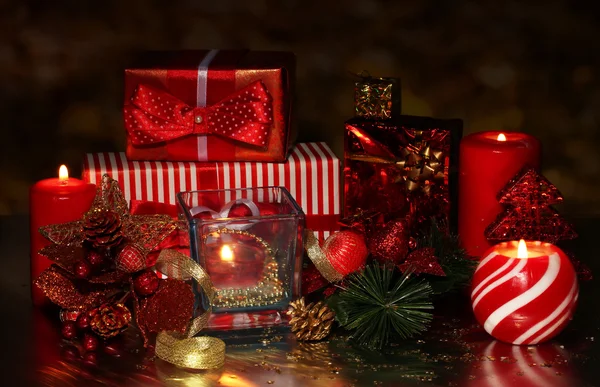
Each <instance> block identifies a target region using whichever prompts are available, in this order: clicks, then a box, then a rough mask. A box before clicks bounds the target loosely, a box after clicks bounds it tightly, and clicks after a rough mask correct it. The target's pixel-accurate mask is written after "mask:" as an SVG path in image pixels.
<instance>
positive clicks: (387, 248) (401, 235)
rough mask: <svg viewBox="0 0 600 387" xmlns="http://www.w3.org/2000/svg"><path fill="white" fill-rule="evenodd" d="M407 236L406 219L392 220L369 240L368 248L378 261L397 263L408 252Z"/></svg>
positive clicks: (402, 259) (408, 233)
mask: <svg viewBox="0 0 600 387" xmlns="http://www.w3.org/2000/svg"><path fill="white" fill-rule="evenodd" d="M409 237H410V230H409V222H408V220H407V219H397V220H392V221H390V222H388V223H387V224H386V225H385V227H383V228H382V229H381V230H380V231H378V232H377V233H375V235H374V236H373V237H372V238H371V239H370V240H369V250H370V251H371V254H372V255H373V257H374V258H375V259H377V260H378V261H379V262H382V263H383V262H393V263H395V264H399V263H401V262H402V261H404V259H405V258H406V255H407V254H408V247H409Z"/></svg>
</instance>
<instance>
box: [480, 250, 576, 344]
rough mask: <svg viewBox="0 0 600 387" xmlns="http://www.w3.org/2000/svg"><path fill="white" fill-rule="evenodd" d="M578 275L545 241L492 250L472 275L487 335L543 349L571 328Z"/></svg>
mask: <svg viewBox="0 0 600 387" xmlns="http://www.w3.org/2000/svg"><path fill="white" fill-rule="evenodd" d="M578 295H579V286H578V284H577V275H576V273H575V270H574V269H573V265H572V264H571V261H570V260H569V258H568V257H567V255H566V254H565V253H564V252H563V251H562V250H561V249H559V248H558V247H556V246H554V245H552V244H550V243H544V242H525V241H524V240H520V241H519V242H517V241H512V242H504V243H500V244H498V245H496V246H494V247H492V248H490V249H489V250H488V251H487V252H486V253H485V254H484V255H483V257H482V260H481V262H480V263H479V266H477V269H476V270H475V274H474V276H473V284H472V291H471V305H472V307H473V312H474V313H475V317H476V318H477V321H478V322H479V323H480V324H481V325H483V328H484V329H485V330H486V332H487V333H489V334H490V335H492V336H493V337H495V338H496V339H498V340H500V341H504V342H506V343H511V344H525V345H530V344H539V343H541V342H544V341H547V340H550V339H551V338H553V337H554V336H556V335H557V334H558V333H560V332H561V331H562V330H563V328H564V327H565V326H566V325H567V324H568V323H569V321H570V320H571V319H572V317H573V312H574V310H575V306H576V304H577V297H578Z"/></svg>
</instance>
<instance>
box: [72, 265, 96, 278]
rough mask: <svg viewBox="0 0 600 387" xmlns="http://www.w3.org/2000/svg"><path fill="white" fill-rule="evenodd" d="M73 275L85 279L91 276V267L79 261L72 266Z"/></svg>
mask: <svg viewBox="0 0 600 387" xmlns="http://www.w3.org/2000/svg"><path fill="white" fill-rule="evenodd" d="M73 274H75V277H77V278H81V279H86V278H88V277H89V276H90V274H92V267H91V266H90V264H89V263H87V262H86V261H79V262H76V263H75V265H73Z"/></svg>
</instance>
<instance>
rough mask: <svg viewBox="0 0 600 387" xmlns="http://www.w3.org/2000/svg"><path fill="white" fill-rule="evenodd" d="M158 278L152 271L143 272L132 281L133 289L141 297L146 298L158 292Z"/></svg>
mask: <svg viewBox="0 0 600 387" xmlns="http://www.w3.org/2000/svg"><path fill="white" fill-rule="evenodd" d="M159 281H160V280H159V278H158V276H157V275H156V273H155V272H154V271H152V270H145V271H144V272H142V273H141V274H139V275H138V276H136V277H135V278H134V279H133V289H134V290H135V292H136V293H137V294H138V295H139V296H142V297H147V296H150V295H152V294H154V293H155V292H156V290H158V285H159Z"/></svg>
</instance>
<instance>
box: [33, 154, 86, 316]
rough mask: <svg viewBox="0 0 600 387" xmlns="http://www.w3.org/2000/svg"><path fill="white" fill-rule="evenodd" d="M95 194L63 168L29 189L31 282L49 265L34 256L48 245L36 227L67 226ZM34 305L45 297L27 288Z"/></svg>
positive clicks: (84, 208)
mask: <svg viewBox="0 0 600 387" xmlns="http://www.w3.org/2000/svg"><path fill="white" fill-rule="evenodd" d="M95 195H96V186H95V185H93V184H87V183H84V182H83V181H81V180H79V179H74V178H72V177H69V174H68V171H67V168H66V167H65V166H64V165H63V166H61V167H60V171H59V177H58V178H52V179H45V180H41V181H38V182H37V183H35V184H34V185H33V186H32V187H31V189H30V190H29V225H30V238H31V239H30V240H31V242H30V243H31V244H30V247H31V281H34V280H35V279H36V278H37V277H38V276H39V275H40V274H41V273H42V271H44V270H45V269H47V268H48V267H49V266H50V264H51V262H50V260H48V258H46V257H44V256H41V255H40V254H38V251H39V250H40V249H41V248H43V247H45V246H47V245H48V244H49V242H48V241H47V240H46V239H45V238H44V237H43V236H42V235H41V234H40V233H39V228H40V227H42V226H47V225H50V224H57V223H67V222H72V221H75V220H79V219H81V217H82V216H83V214H84V213H85V212H86V211H88V210H89V209H90V206H91V205H92V201H93V200H94V197H95ZM31 299H32V301H33V304H34V305H38V306H39V305H43V304H44V300H45V296H44V294H43V293H42V291H41V290H39V289H38V288H37V287H35V286H34V285H33V284H32V286H31Z"/></svg>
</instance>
